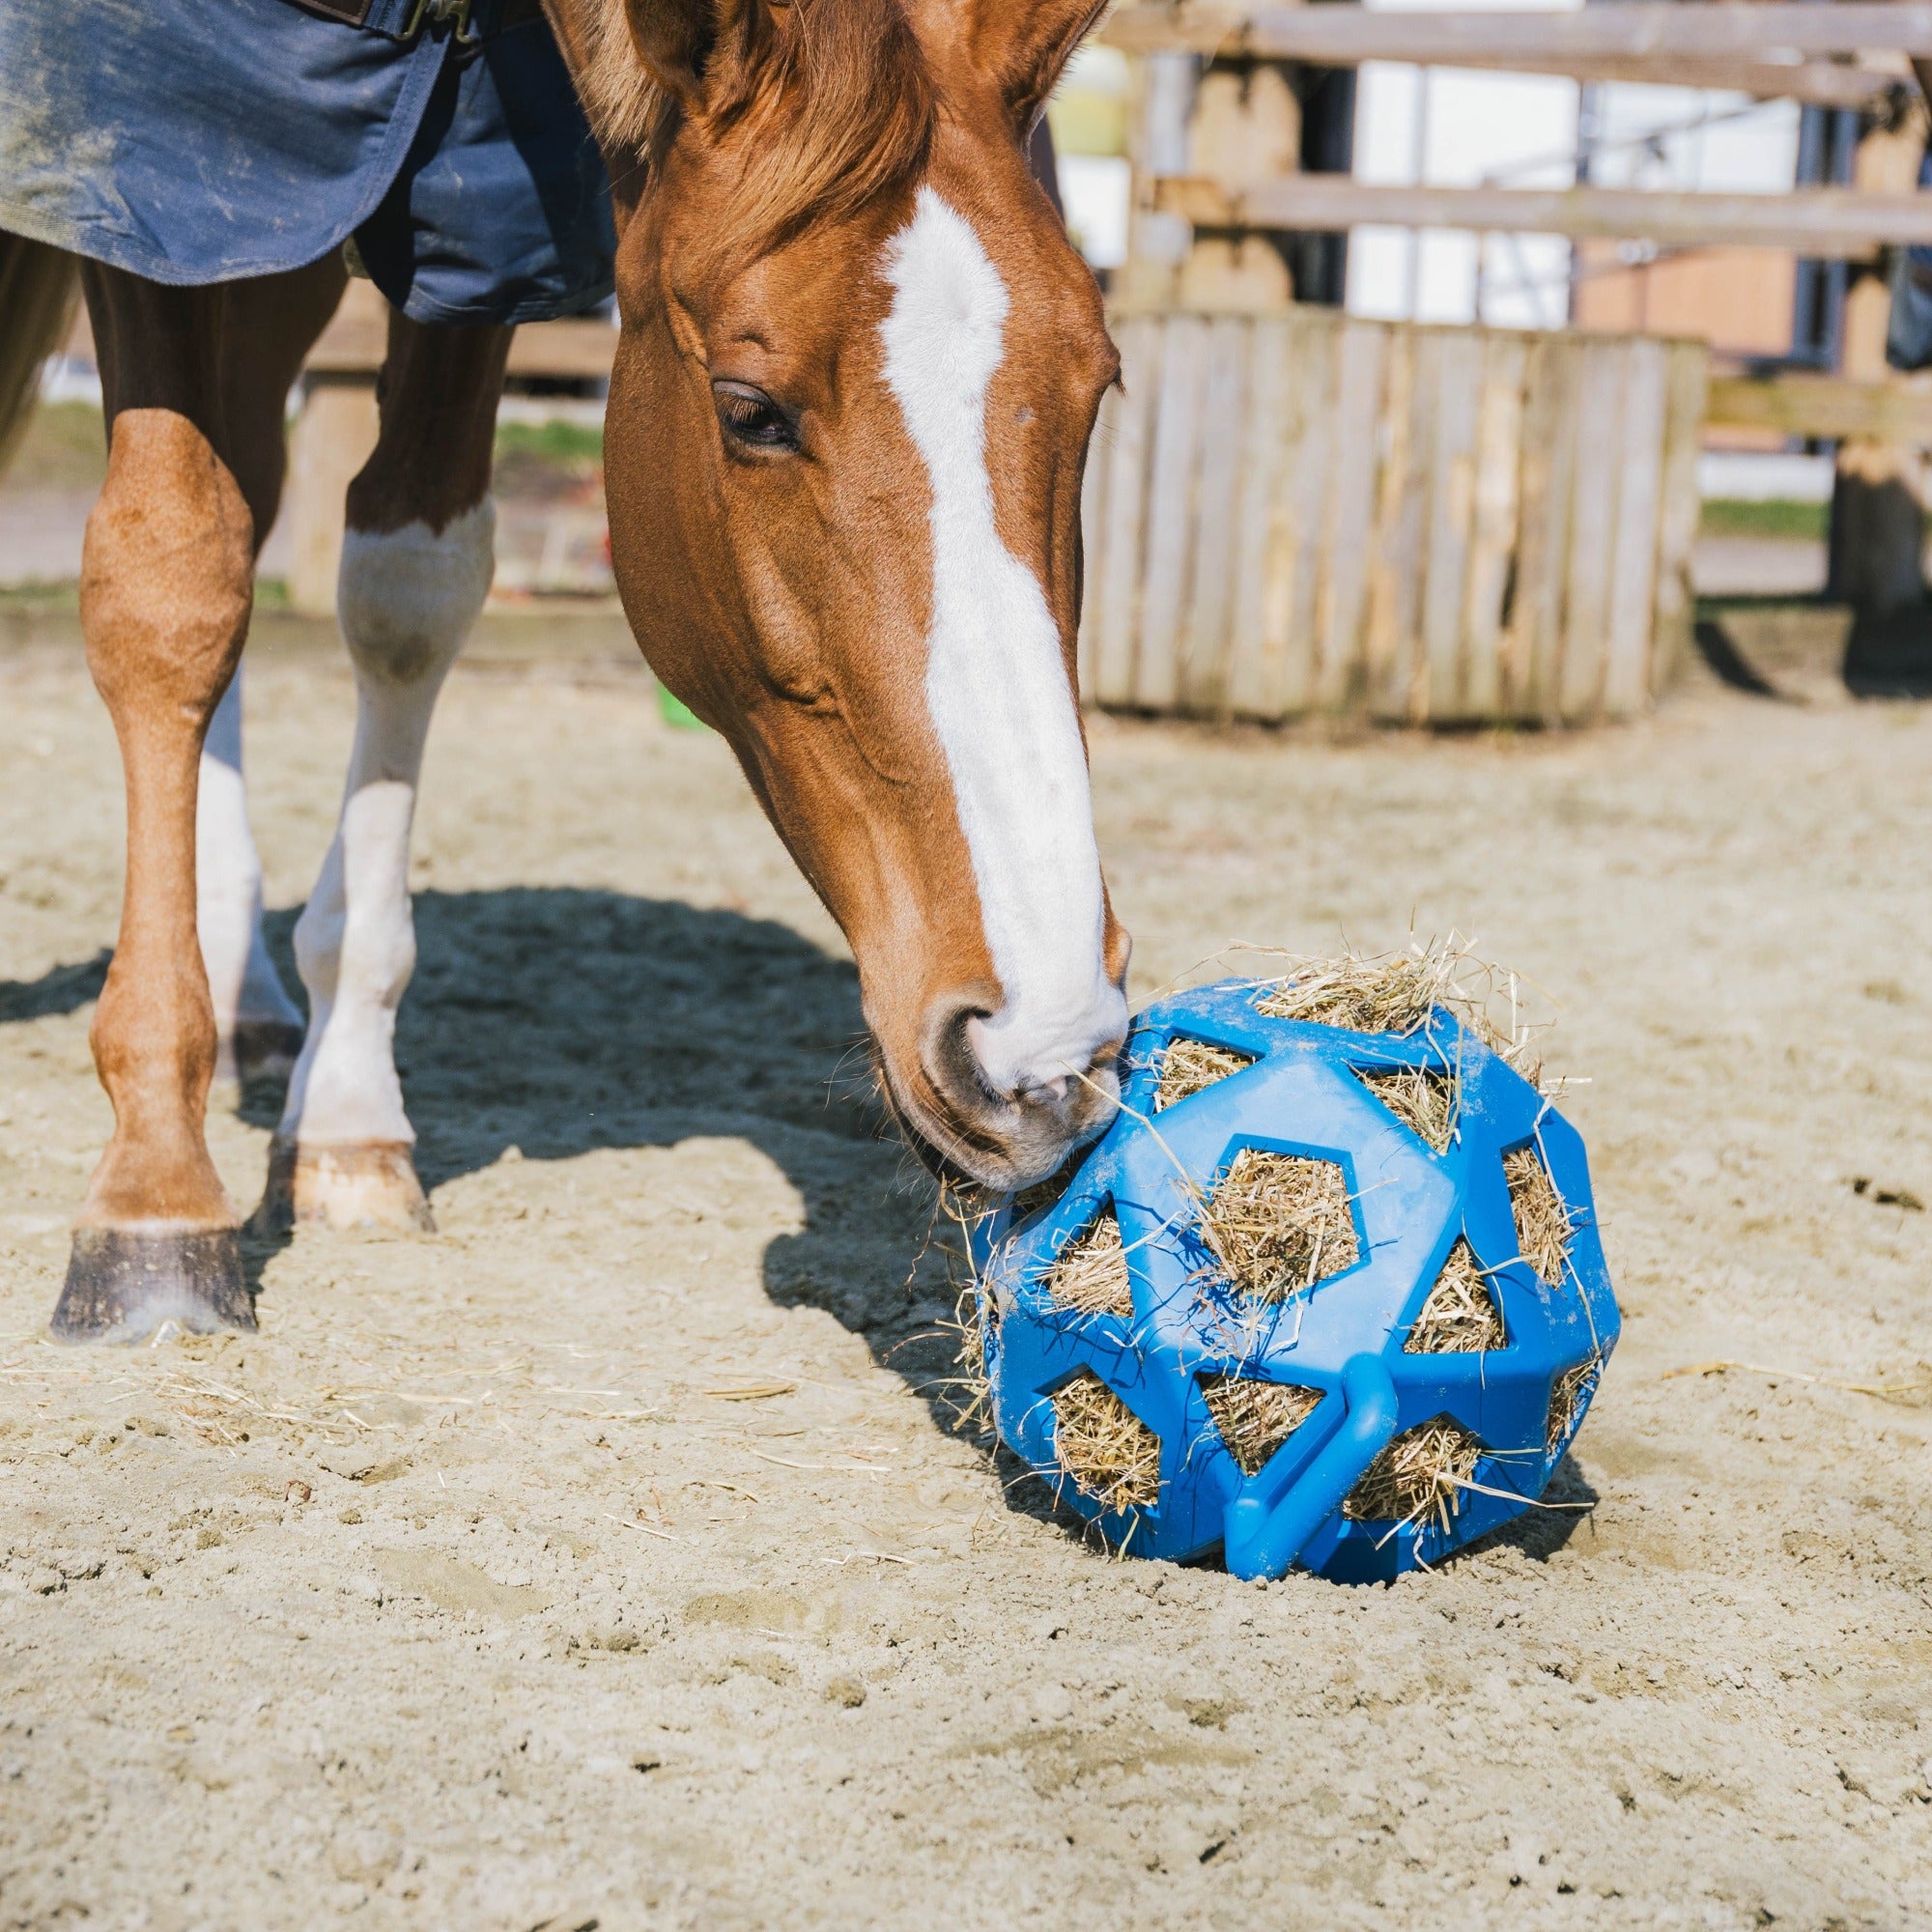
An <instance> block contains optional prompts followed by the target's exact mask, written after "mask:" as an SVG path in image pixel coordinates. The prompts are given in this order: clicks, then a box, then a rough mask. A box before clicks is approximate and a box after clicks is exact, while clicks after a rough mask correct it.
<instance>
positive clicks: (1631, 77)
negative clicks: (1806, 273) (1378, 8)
mask: <svg viewBox="0 0 1932 1932" xmlns="http://www.w3.org/2000/svg"><path fill="white" fill-rule="evenodd" d="M1231 11H1233V10H1227V9H1222V8H1218V7H1217V8H1211V9H1201V8H1186V9H1182V10H1180V11H1179V12H1176V11H1174V10H1171V9H1169V8H1166V7H1157V6H1134V7H1128V8H1126V9H1125V10H1123V11H1122V12H1121V13H1118V14H1114V15H1113V17H1112V18H1111V19H1110V20H1109V21H1108V22H1107V23H1106V25H1105V26H1104V27H1103V28H1102V29H1101V33H1100V38H1101V39H1103V40H1105V41H1107V42H1108V43H1111V44H1112V45H1114V46H1117V47H1120V48H1122V50H1123V51H1126V52H1131V53H1163V52H1175V51H1177V50H1178V51H1184V52H1193V53H1205V54H1216V53H1218V54H1223V55H1230V56H1234V57H1236V58H1239V57H1241V56H1244V55H1255V56H1259V57H1266V58H1270V59H1275V60H1306V61H1309V62H1311V63H1316V64H1320V65H1322V66H1329V67H1349V66H1354V65H1357V64H1359V63H1360V62H1362V61H1366V60H1382V61H1402V62H1406V63H1410V64H1413V65H1418V66H1423V67H1459V68H1475V69H1482V70H1489V71H1497V70H1500V71H1506V72H1513V73H1547V74H1557V75H1560V76H1561V77H1562V78H1564V79H1566V80H1626V81H1637V82H1641V83H1645V84H1648V85H1650V86H1656V87H1697V88H1712V89H1719V90H1721V91H1724V92H1727V93H1736V94H1749V95H1755V96H1756V97H1757V98H1758V99H1762V100H1778V99H1783V100H1800V101H1804V103H1805V104H1806V105H1808V106H1814V107H1851V108H1860V109H1865V110H1872V109H1876V108H1878V107H1879V106H1880V105H1882V103H1884V102H1885V100H1886V99H1888V97H1889V96H1891V95H1893V94H1895V93H1897V92H1898V91H1899V90H1901V89H1906V88H1910V87H1911V86H1912V85H1913V80H1912V76H1911V73H1910V71H1909V69H1908V66H1907V63H1906V60H1905V58H1904V56H1902V55H1898V54H1894V55H1892V56H1891V57H1890V65H1889V66H1887V67H1868V66H1867V67H1848V66H1844V65H1841V64H1840V63H1839V62H1837V61H1833V60H1825V59H1817V58H1811V57H1805V56H1797V55H1795V56H1794V57H1793V58H1792V59H1791V60H1789V61H1773V60H1767V59H1765V58H1764V56H1763V52H1762V49H1758V50H1754V51H1753V52H1752V53H1751V54H1749V55H1744V54H1705V53H1677V52H1674V51H1670V50H1668V49H1665V50H1662V51H1659V50H1655V49H1653V50H1648V51H1643V52H1634V51H1629V50H1624V51H1616V52H1607V53H1606V52H1600V51H1588V50H1585V51H1577V49H1575V48H1572V47H1568V46H1557V45H1544V44H1530V45H1527V46H1525V45H1524V43H1523V42H1522V40H1521V38H1520V36H1519V35H1517V33H1516V32H1515V31H1514V29H1515V23H1516V22H1517V21H1518V20H1520V18H1521V17H1522V15H1520V14H1477V15H1470V16H1465V19H1466V21H1468V22H1473V23H1474V24H1475V25H1476V26H1477V27H1479V28H1480V29H1481V31H1477V32H1468V33H1463V34H1461V35H1459V36H1457V37H1455V38H1454V39H1453V42H1452V40H1451V38H1450V37H1449V36H1447V35H1445V34H1444V32H1443V30H1442V19H1441V16H1440V15H1437V14H1407V13H1402V14H1363V15H1362V17H1361V19H1360V20H1359V21H1351V22H1350V23H1349V28H1348V31H1347V32H1346V33H1345V34H1344V35H1340V36H1338V35H1336V34H1335V33H1334V32H1333V31H1332V29H1331V28H1330V27H1328V26H1327V24H1326V23H1325V21H1321V20H1318V21H1317V22H1316V23H1315V27H1314V29H1313V32H1312V34H1311V35H1304V33H1303V32H1302V31H1301V29H1302V25H1303V21H1302V16H1304V15H1305V14H1308V13H1310V12H1311V11H1312V10H1311V9H1308V8H1305V7H1297V8H1294V9H1292V10H1290V9H1273V10H1270V12H1269V13H1268V14H1265V15H1239V14H1236V19H1235V23H1234V24H1233V25H1232V26H1231V25H1230V24H1229V20H1228V17H1227V15H1228V14H1229V13H1230V12H1231ZM1618 11H1619V12H1621V13H1628V12H1631V11H1632V9H1631V8H1630V7H1629V6H1625V7H1622V8H1620V9H1619V10H1618ZM1635 11H1637V12H1642V11H1644V10H1643V9H1642V8H1641V7H1638V8H1637V9H1636V10H1635ZM1699 11H1700V12H1709V11H1711V9H1710V8H1709V7H1705V8H1701V9H1700V10H1699ZM1753 11H1756V12H1762V11H1763V10H1762V9H1761V8H1759V9H1754V10H1753ZM1321 12H1322V14H1323V15H1332V14H1359V13H1361V10H1360V9H1359V8H1354V7H1338V6H1332V5H1331V6H1327V7H1324V8H1322V10H1321ZM1534 17H1536V18H1539V19H1548V18H1549V17H1551V16H1549V15H1548V14H1540V15H1536V16H1534ZM1556 17H1559V18H1563V19H1569V18H1572V17H1574V16H1572V15H1567V14H1565V15H1559V16H1556ZM1262 21H1265V23H1266V31H1265V32H1262V31H1260V24H1259V23H1261V22H1262ZM1278 21H1279V22H1280V23H1281V24H1280V25H1279V26H1277V24H1276V23H1277V22H1278ZM1250 22H1255V23H1257V25H1256V28H1255V30H1253V31H1251V30H1250V26H1249V23H1250ZM1492 23H1493V24H1492ZM1258 42H1259V44H1258ZM1354 43H1359V44H1354ZM1445 47H1452V48H1453V52H1452V54H1451V55H1449V56H1445V54H1444V48H1445ZM1338 48H1339V49H1340V50H1339V51H1338Z"/></svg>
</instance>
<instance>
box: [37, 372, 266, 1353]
mask: <svg viewBox="0 0 1932 1932" xmlns="http://www.w3.org/2000/svg"><path fill="white" fill-rule="evenodd" d="M252 566H253V521H252V519H251V517H250V516H249V512H248V506H247V503H246V502H245V501H244V500H243V498H242V496H241V488H240V486H239V485H238V484H237V482H236V480H235V477H234V475H233V473H232V472H231V471H230V469H228V467H227V466H226V465H225V464H224V463H223V462H222V461H221V459H220V458H219V457H218V456H217V455H216V454H215V452H214V449H213V445H212V443H211V442H210V440H209V439H208V438H207V437H206V436H205V435H204V434H203V433H202V431H201V429H200V428H199V427H198V426H197V425H196V424H195V423H194V422H193V421H192V420H191V419H190V418H189V417H187V416H186V415H184V414H179V413H177V412H174V411H171V410H166V409H135V410H128V411H125V412H122V413H120V414H119V415H117V416H116V417H115V418H114V421H113V426H112V432H111V442H110V448H109V455H108V463H107V480H106V482H105V484H104V485H103V486H102V489H101V493H100V497H99V502H98V503H97V504H96V505H95V509H94V514H93V515H92V516H91V517H90V518H89V519H88V523H87V536H86V541H85V546H84V549H83V553H82V560H81V582H80V616H81V629H82V632H83V634H84V636H85V638H86V641H87V662H88V668H89V669H90V670H91V671H92V672H93V675H94V682H95V685H96V688H97V689H98V690H99V693H100V695H101V696H102V697H103V698H104V699H105V700H106V702H107V709H108V712H109V714H110V716H111V717H112V719H113V721H114V730H115V734H116V736H117V737H118V738H119V740H120V743H121V758H122V764H123V767H124V770H125V773H126V777H127V784H128V870H127V884H126V891H125V895H124V897H123V901H122V910H121V933H120V937H119V939H118V940H117V942H116V944H115V948H114V962H113V964H112V965H111V966H110V967H109V968H108V970H107V983H106V985H105V986H104V987H103V988H102V990H101V994H100V1003H99V1007H98V1008H97V1009H96V1010H95V1015H94V1027H93V1031H92V1034H91V1036H90V1037H91V1043H92V1045H93V1048H94V1063H95V1066H96V1068H97V1069H98V1070H99V1075H100V1082H101V1085H102V1086H103V1087H105V1088H106V1090H107V1094H108V1097H109V1098H110V1099H111V1100H112V1101H113V1103H114V1133H113V1137H112V1138H111V1139H110V1140H109V1142H108V1144H107V1151H106V1152H105V1153H103V1154H102V1156H101V1159H100V1164H99V1167H98V1168H97V1169H96V1170H95V1173H94V1179H93V1181H92V1183H91V1184H90V1185H89V1187H88V1190H87V1199H86V1201H85V1203H84V1204H83V1206H82V1208H81V1211H80V1215H79V1218H78V1221H77V1223H76V1226H75V1231H74V1237H73V1251H72V1257H71V1261H70V1263H69V1266H68V1277H67V1285H66V1288H65V1289H64V1290H63V1292H62V1294H61V1298H60V1303H59V1306H58V1307H57V1308H56V1309H55V1311H54V1319H53V1328H54V1332H55V1333H56V1334H57V1335H60V1336H62V1337H64V1338H67V1339H72V1340H83V1339H85V1340H138V1339H139V1338H140V1337H141V1336H142V1335H144V1334H148V1333H151V1332H152V1331H153V1330H154V1329H156V1327H158V1326H159V1325H160V1323H161V1322H163V1321H170V1320H172V1321H177V1322H179V1323H180V1324H181V1325H182V1326H183V1327H184V1328H190V1329H197V1330H208V1329H212V1328H216V1327H223V1326H226V1327H234V1328H252V1327H254V1325H255V1316H254V1309H253V1306H252V1304H251V1302H250V1301H249V1297H248V1293H247V1288H246V1284H245V1282H244V1281H243V1278H242V1272H241V1247H240V1243H239V1240H238V1236H237V1219H236V1214H235V1210H234V1208H232V1207H231V1205H230V1204H229V1200H228V1196H227V1193H226V1191H225V1190H224V1189H223V1187H222V1185H221V1179H220V1177H219V1176H218V1175H217V1174H216V1173H215V1171H214V1163H213V1161H212V1160H211V1159H210V1158H209V1153H208V1144H207V1141H206V1140H205V1139H204V1137H203V1132H202V1122H203V1117H204V1115H205V1113H206V1110H207V1105H208V1089H209V1082H210V1079H211V1077H212V1076H213V1071H214V1045H215V1030H214V1009H213V1004H212V1003H211V1001H210V998H209V991H208V976H207V974H206V972H205V971H204V970H203V966H202V959H201V949H200V947H199V945H198V944H197V941H196V935H195V889H194V888H195V793H196V775H197V768H198V766H199V764H200V760H201V746H202V739H203V737H204V735H205V733H206V732H207V729H208V725H209V721H210V719H211V718H213V715H214V709H215V705H216V704H217V702H218V701H219V699H220V696H221V693H222V690H223V688H224V687H225V686H226V685H227V683H228V680H229V677H230V675H231V673H232V672H233V671H234V668H235V664H236V661H237V659H238V658H239V657H240V655H241V644H242V639H244V637H245V636H246V634H247V626H248V611H249V604H250V600H251V595H252V584H251V579H252Z"/></svg>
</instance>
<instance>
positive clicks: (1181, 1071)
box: [1153, 1039, 1255, 1114]
mask: <svg viewBox="0 0 1932 1932" xmlns="http://www.w3.org/2000/svg"><path fill="white" fill-rule="evenodd" d="M1254 1064H1255V1063H1254V1058H1253V1056H1252V1055H1250V1054H1246V1053H1236V1051H1235V1050H1234V1049H1233V1048H1232V1047H1227V1046H1209V1045H1208V1042H1207V1041H1206V1040H1205V1039H1176V1040H1170V1041H1169V1042H1168V1044H1167V1047H1166V1050H1165V1051H1164V1052H1163V1053H1162V1054H1161V1056H1160V1083H1159V1085H1158V1086H1156V1087H1155V1089H1154V1092H1153V1110H1154V1112H1155V1113H1156V1114H1157V1113H1159V1112H1160V1110H1161V1109H1162V1108H1163V1107H1172V1106H1173V1105H1174V1104H1175V1102H1176V1101H1178V1100H1185V1099H1186V1098H1187V1097H1188V1095H1189V1094H1199V1093H1200V1092H1201V1091H1202V1090H1203V1089H1204V1088H1207V1087H1212V1086H1213V1085H1214V1084H1215V1082H1216V1081H1220V1080H1225V1079H1227V1077H1228V1076H1229V1074H1231V1073H1238V1072H1240V1070H1241V1069H1242V1068H1243V1067H1244V1066H1252V1065H1254Z"/></svg>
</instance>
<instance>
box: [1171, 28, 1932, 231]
mask: <svg viewBox="0 0 1932 1932" xmlns="http://www.w3.org/2000/svg"><path fill="white" fill-rule="evenodd" d="M1713 4H1718V0H1713ZM1310 11H1311V12H1314V11H1316V10H1314V9H1311V10H1310ZM1686 11H1687V12H1688V11H1691V10H1690V9H1687V10H1686ZM1152 186H1153V196H1154V206H1155V207H1156V208H1157V209H1160V210H1162V211H1164V212H1166V213H1173V214H1179V215H1182V216H1184V217H1185V218H1186V219H1187V220H1189V221H1192V222H1194V223H1195V224H1196V225H1197V226H1199V227H1207V228H1249V229H1253V228H1262V229H1283V230H1292V231H1294V232H1296V233H1309V232H1312V231H1317V230H1341V229H1348V228H1353V227H1356V226H1358V225H1360V224H1362V223H1365V222H1373V223H1378V224H1381V225H1383V226H1388V227H1396V228H1464V229H1475V230H1482V231H1489V230H1497V231H1502V232H1506V233H1514V234H1525V235H1528V234H1534V235H1567V236H1569V237H1570V238H1571V239H1572V240H1576V241H1580V240H1588V239H1592V238H1595V239H1617V238H1621V237H1630V238H1633V239H1641V240H1646V241H1654V242H1656V243H1657V244H1658V245H1659V246H1660V247H1670V248H1707V247H1730V246H1736V247H1750V248H1789V249H1792V250H1793V251H1795V252H1796V253H1798V254H1801V255H1807V256H1812V257H1817V258H1833V259H1845V260H1850V259H1853V258H1861V257H1863V256H1866V255H1868V254H1870V253H1871V252H1872V251H1873V250H1874V249H1876V248H1878V247H1881V246H1883V245H1887V244H1891V243H1898V244H1912V243H1917V244H1920V245H1932V195H1918V194H1866V193H1864V192H1862V191H1861V190H1860V189H1857V188H1840V187H1816V188H1793V189H1791V190H1790V191H1789V192H1788V193H1785V194H1702V193H1675V192H1666V191H1664V190H1661V189H1660V190H1651V189H1646V188H1613V187H1568V188H1528V187H1427V186H1416V185H1388V184H1384V183H1380V182H1359V181H1355V180H1353V179H1352V178H1351V177H1350V176H1348V175H1321V174H1301V175H1279V176H1275V177H1272V178H1270V179H1266V180H1262V181H1252V182H1247V183H1241V184H1230V185H1221V184H1220V183H1217V182H1212V181H1208V180H1204V179H1202V178H1200V177H1198V176H1191V175H1166V176H1162V177H1160V178H1159V179H1157V180H1155V181H1154V182H1153V184H1152Z"/></svg>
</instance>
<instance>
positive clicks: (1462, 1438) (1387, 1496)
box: [1342, 1415, 1483, 1529]
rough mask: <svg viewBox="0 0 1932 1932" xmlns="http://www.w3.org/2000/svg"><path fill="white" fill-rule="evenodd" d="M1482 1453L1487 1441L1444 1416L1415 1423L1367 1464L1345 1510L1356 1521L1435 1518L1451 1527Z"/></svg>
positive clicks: (1444, 1525)
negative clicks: (1465, 1486) (1464, 1490)
mask: <svg viewBox="0 0 1932 1932" xmlns="http://www.w3.org/2000/svg"><path fill="white" fill-rule="evenodd" d="M1482 1453H1483V1445H1482V1444H1481V1443H1480V1442H1479V1441H1477V1440H1476V1438H1475V1437H1474V1436H1473V1435H1470V1434H1469V1432H1468V1431H1467V1430H1466V1429H1464V1428H1463V1426H1462V1424H1461V1423H1459V1422H1455V1421H1452V1420H1451V1419H1450V1417H1448V1416H1446V1415H1438V1416H1435V1417H1433V1418H1432V1419H1431V1420H1430V1421H1428V1422H1420V1423H1417V1424H1416V1426H1415V1427H1414V1428H1413V1429H1406V1430H1404V1431H1403V1433H1402V1434H1401V1435H1398V1436H1397V1437H1396V1438H1395V1439H1394V1440H1393V1441H1392V1442H1390V1443H1389V1444H1388V1445H1387V1447H1386V1448H1384V1449H1383V1450H1382V1452H1381V1454H1380V1455H1379V1456H1378V1457H1377V1458H1376V1460H1375V1461H1374V1462H1373V1463H1370V1464H1369V1466H1368V1468H1367V1469H1366V1470H1365V1471H1364V1472H1363V1474H1362V1479H1361V1481H1360V1482H1358V1483H1357V1484H1356V1485H1355V1487H1354V1488H1353V1489H1352V1490H1350V1492H1349V1495H1348V1500H1347V1501H1346V1502H1344V1503H1343V1505H1342V1510H1343V1514H1344V1515H1346V1516H1348V1517H1350V1518H1352V1519H1353V1520H1355V1521H1357V1522H1397V1523H1400V1522H1417V1523H1420V1522H1422V1521H1424V1520H1427V1519H1428V1518H1430V1517H1434V1518H1435V1520H1436V1522H1437V1523H1439V1524H1440V1525H1441V1527H1442V1528H1444V1529H1447V1528H1448V1527H1449V1520H1450V1518H1451V1517H1453V1516H1454V1515H1456V1513H1457V1512H1458V1511H1459V1510H1461V1508H1462V1507H1463V1484H1464V1483H1466V1482H1467V1481H1468V1480H1469V1478H1470V1476H1471V1475H1473V1474H1474V1473H1475V1468H1476V1463H1477V1462H1478V1460H1479V1459H1480V1458H1481V1456H1482Z"/></svg>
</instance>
